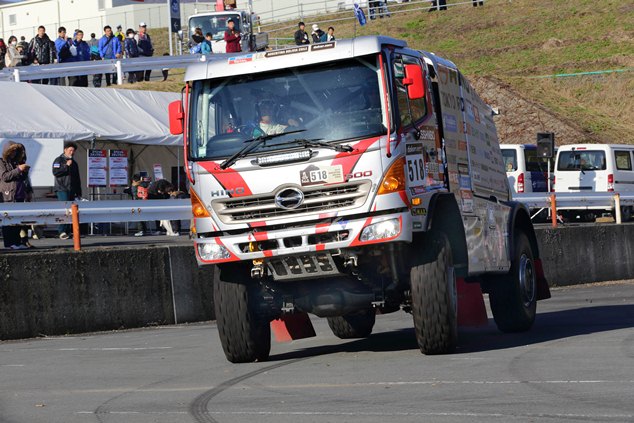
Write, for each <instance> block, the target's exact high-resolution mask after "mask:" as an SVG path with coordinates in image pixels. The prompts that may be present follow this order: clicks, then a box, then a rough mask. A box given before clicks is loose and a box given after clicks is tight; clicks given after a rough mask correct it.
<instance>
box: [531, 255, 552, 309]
mask: <svg viewBox="0 0 634 423" xmlns="http://www.w3.org/2000/svg"><path fill="white" fill-rule="evenodd" d="M534 263H535V272H536V273H537V301H539V300H547V299H549V298H550V288H549V287H548V281H547V280H546V276H545V275H544V266H543V265H542V260H541V259H535V260H534Z"/></svg>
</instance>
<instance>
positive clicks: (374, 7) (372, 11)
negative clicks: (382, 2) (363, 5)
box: [368, 0, 379, 20]
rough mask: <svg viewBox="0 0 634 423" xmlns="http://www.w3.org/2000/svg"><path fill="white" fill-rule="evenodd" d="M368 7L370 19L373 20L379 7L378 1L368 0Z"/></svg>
mask: <svg viewBox="0 0 634 423" xmlns="http://www.w3.org/2000/svg"><path fill="white" fill-rule="evenodd" d="M368 7H369V9H370V19H372V20H375V19H376V15H377V9H378V8H379V2H378V1H376V0H370V3H369V5H368Z"/></svg>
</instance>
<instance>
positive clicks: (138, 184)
mask: <svg viewBox="0 0 634 423" xmlns="http://www.w3.org/2000/svg"><path fill="white" fill-rule="evenodd" d="M147 187H148V184H147V182H145V181H144V180H143V178H141V175H140V174H138V173H135V174H134V175H132V182H131V183H130V188H128V189H126V190H124V192H126V193H128V194H130V196H131V197H132V199H133V200H144V199H145V198H147V195H146V193H147V192H146V190H147ZM140 191H141V192H140ZM146 233H148V231H147V224H146V223H145V222H139V231H138V232H136V233H135V234H134V236H144V235H145V234H146Z"/></svg>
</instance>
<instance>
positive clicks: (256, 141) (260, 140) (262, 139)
mask: <svg viewBox="0 0 634 423" xmlns="http://www.w3.org/2000/svg"><path fill="white" fill-rule="evenodd" d="M304 131H305V129H297V130H295V131H288V132H282V133H281V134H272V135H262V136H259V137H256V138H251V139H250V140H246V141H245V142H244V143H245V144H248V145H246V146H244V147H243V148H242V149H241V150H240V151H238V152H237V153H236V154H234V155H233V156H231V157H229V158H228V159H227V160H225V161H224V162H222V163H220V169H222V170H224V169H226V168H228V167H231V166H233V165H234V164H235V162H237V161H238V160H240V159H241V158H242V157H245V156H246V155H248V154H249V153H250V152H252V151H253V150H255V149H256V148H258V147H259V146H261V145H262V144H264V143H266V142H267V141H269V140H272V139H273V138H278V137H281V136H282V135H288V134H295V133H298V132H304Z"/></svg>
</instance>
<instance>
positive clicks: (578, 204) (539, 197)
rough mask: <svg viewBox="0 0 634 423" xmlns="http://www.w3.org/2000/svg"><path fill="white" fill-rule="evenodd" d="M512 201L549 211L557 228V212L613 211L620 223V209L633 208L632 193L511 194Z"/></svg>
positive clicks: (633, 199) (633, 194) (633, 195)
mask: <svg viewBox="0 0 634 423" xmlns="http://www.w3.org/2000/svg"><path fill="white" fill-rule="evenodd" d="M513 200H515V201H519V202H520V203H523V204H525V205H526V206H527V207H528V208H529V209H550V210H551V218H552V223H553V227H557V210H601V209H604V210H613V211H614V216H615V220H616V223H621V222H622V216H621V212H622V208H623V207H634V193H618V192H588V193H577V192H557V193H554V192H553V193H547V192H531V193H522V194H513ZM540 211H541V210H540Z"/></svg>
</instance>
